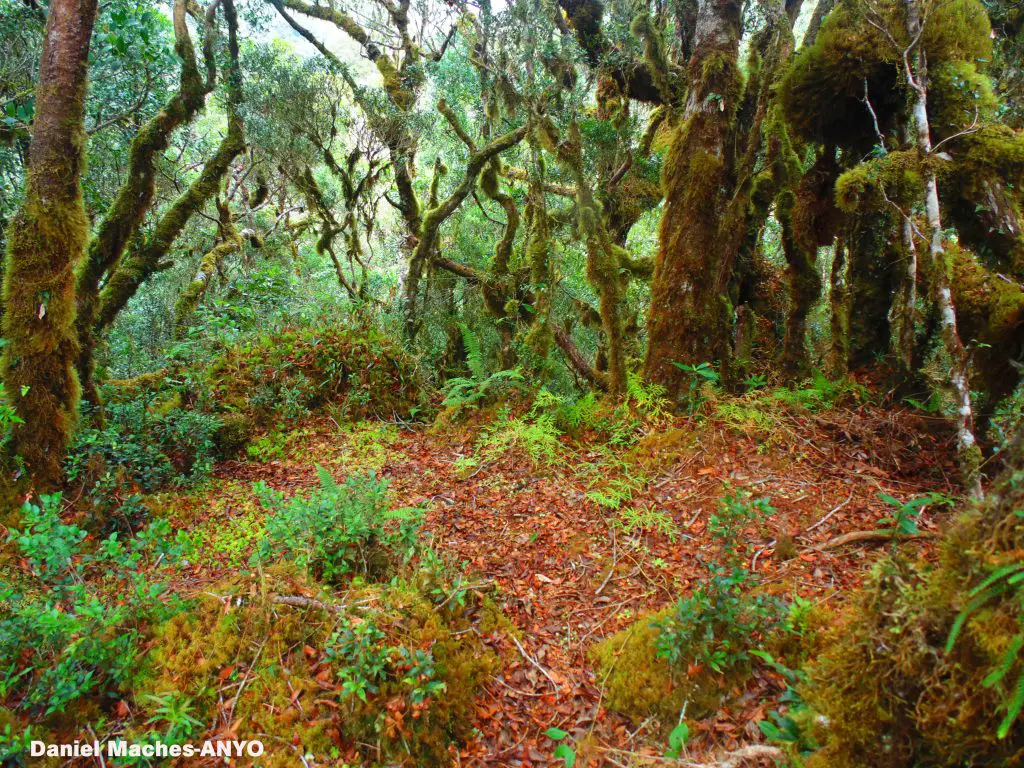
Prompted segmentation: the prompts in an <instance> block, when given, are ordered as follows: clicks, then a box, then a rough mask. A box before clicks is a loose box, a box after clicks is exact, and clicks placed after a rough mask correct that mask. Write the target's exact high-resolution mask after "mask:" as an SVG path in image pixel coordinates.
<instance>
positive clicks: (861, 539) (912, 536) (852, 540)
mask: <svg viewBox="0 0 1024 768" xmlns="http://www.w3.org/2000/svg"><path fill="white" fill-rule="evenodd" d="M937 536H938V534H935V533H926V532H922V533H899V532H898V531H893V530H891V529H882V530H878V531H851V532H850V533H844V534H843V535H841V536H836V537H835V538H834V539H829V540H828V541H826V542H825V543H824V544H822V545H821V546H819V547H812V549H834V548H835V547H841V546H843V545H844V544H865V543H869V542H875V541H893V540H895V541H918V540H922V539H934V538H936V537H937Z"/></svg>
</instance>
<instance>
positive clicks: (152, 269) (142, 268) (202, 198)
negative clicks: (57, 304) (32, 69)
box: [86, 0, 245, 339]
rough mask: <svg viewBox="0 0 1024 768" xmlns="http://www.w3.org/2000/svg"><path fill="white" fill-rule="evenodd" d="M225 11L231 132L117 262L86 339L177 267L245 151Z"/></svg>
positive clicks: (234, 22)
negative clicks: (187, 233) (187, 240)
mask: <svg viewBox="0 0 1024 768" xmlns="http://www.w3.org/2000/svg"><path fill="white" fill-rule="evenodd" d="M222 5H223V8H224V16H225V19H226V21H227V25H228V50H229V54H230V56H229V70H228V81H227V93H228V127H227V132H226V133H225V134H224V138H222V139H221V142H220V144H219V145H218V146H217V151H216V152H214V154H213V156H212V157H210V158H209V159H208V160H207V161H206V162H205V163H204V164H203V168H202V170H201V171H200V172H199V176H198V177H197V178H196V179H195V181H193V182H192V183H191V184H190V185H189V186H188V188H187V189H186V190H185V191H184V192H183V193H182V194H181V195H179V196H178V198H177V199H175V201H174V202H173V203H172V204H171V206H170V208H168V209H167V211H166V213H164V214H163V215H162V216H161V217H160V219H159V220H158V221H157V223H156V225H155V226H154V228H153V233H152V234H151V235H150V236H149V238H148V239H147V240H146V241H145V243H143V244H142V246H141V247H140V248H139V249H138V250H136V251H133V252H131V253H128V254H127V255H126V256H124V257H123V258H122V259H121V260H120V261H119V262H118V264H117V266H116V268H115V269H114V270H113V273H112V274H111V275H110V278H109V279H108V280H107V282H106V283H105V284H104V286H103V289H102V291H101V292H100V296H99V310H98V312H97V315H96V325H95V331H94V333H93V334H91V335H90V336H87V337H86V338H87V339H95V338H96V337H97V336H98V335H99V334H100V333H101V332H102V331H104V330H106V329H107V328H108V327H109V326H110V324H111V323H113V322H114V320H115V319H116V317H117V316H118V314H119V313H120V312H121V310H122V309H124V308H125V306H127V304H128V302H129V301H130V300H131V298H132V297H133V296H134V295H135V293H136V292H137V291H138V290H139V288H140V287H141V285H142V284H143V283H144V282H145V281H146V280H148V279H149V278H150V277H152V276H153V275H154V274H155V273H157V272H159V271H161V270H164V269H167V268H169V267H171V266H172V265H173V263H174V262H173V261H171V260H169V259H168V258H167V256H168V254H169V253H170V252H171V248H172V247H173V246H174V241H175V240H176V239H177V238H178V235H180V234H181V232H182V230H184V228H185V225H186V224H188V222H189V219H191V218H192V216H194V215H195V214H196V212H197V211H200V210H202V208H203V206H205V205H206V203H207V202H209V200H210V199H211V198H213V197H214V195H216V194H217V190H218V189H219V188H220V185H221V183H222V182H223V180H224V177H225V176H226V175H227V173H228V171H229V170H230V168H231V163H232V162H233V161H234V159H235V158H236V157H237V156H238V155H239V154H240V153H241V152H242V151H243V150H244V149H245V127H244V125H243V123H242V117H241V114H240V113H239V111H238V105H240V104H241V99H242V75H241V70H240V68H239V64H238V40H237V36H238V18H237V15H236V13H235V7H234V3H233V0H222Z"/></svg>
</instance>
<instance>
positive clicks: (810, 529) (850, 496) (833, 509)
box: [804, 491, 853, 533]
mask: <svg viewBox="0 0 1024 768" xmlns="http://www.w3.org/2000/svg"><path fill="white" fill-rule="evenodd" d="M851 499H853V491H850V495H849V496H847V497H846V501H844V502H842V503H841V504H839V505H837V506H835V507H833V508H832V510H831V511H830V512H829V513H828V514H827V515H825V516H824V517H823V518H821V520H819V521H818V522H816V523H815V524H814V525H812V526H811V527H810V528H808V529H807V530H806V531H804V533H809V532H810V531H813V530H814V529H815V528H817V527H818V526H819V525H823V524H825V523H826V522H828V520H829V518H831V517H832V515H834V514H835V513H836V512H838V511H839V510H840V509H842V508H843V507H845V506H846V505H847V504H849V503H850V500H851Z"/></svg>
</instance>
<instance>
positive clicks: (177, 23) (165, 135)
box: [76, 0, 216, 405]
mask: <svg viewBox="0 0 1024 768" xmlns="http://www.w3.org/2000/svg"><path fill="white" fill-rule="evenodd" d="M215 11H216V5H211V6H210V10H209V12H208V14H207V23H206V42H205V44H204V50H206V51H207V53H208V56H209V57H210V62H211V63H212V45H213V42H212V32H213V29H214V14H215ZM172 19H173V27H174V37H175V44H174V48H175V51H176V52H177V54H178V58H179V59H180V60H181V79H180V85H179V87H178V90H177V91H176V92H175V93H174V94H173V95H172V96H171V97H170V99H168V100H167V102H166V103H165V104H164V106H163V108H162V109H161V110H160V111H159V112H157V113H156V114H155V115H154V116H153V117H152V118H150V119H149V120H148V121H147V122H146V123H145V124H144V125H143V126H142V128H140V129H139V132H138V133H137V134H136V135H135V138H134V139H133V140H132V144H131V150H130V152H129V158H128V168H127V170H126V172H125V181H124V183H123V184H122V185H121V188H120V189H119V190H118V192H117V195H116V196H115V198H114V201H113V203H111V205H110V207H109V208H108V210H107V212H106V213H105V214H104V216H103V219H102V221H101V222H100V225H99V227H98V229H97V230H96V233H95V235H94V236H93V238H92V240H91V241H90V243H89V248H88V251H87V252H86V258H85V260H84V262H83V263H82V268H81V269H80V270H79V273H78V280H77V285H76V300H77V303H78V315H77V320H76V326H77V333H78V339H79V346H80V351H79V356H78V362H77V368H78V378H79V380H80V381H81V383H82V390H83V394H84V396H85V399H86V400H88V401H89V402H91V403H93V404H94V405H95V404H98V397H97V395H96V389H95V382H94V381H93V357H94V349H95V340H94V339H93V338H92V336H93V334H94V333H95V326H96V319H97V316H98V314H99V293H100V284H101V282H102V280H103V278H104V277H105V276H107V274H108V273H109V272H110V270H111V269H113V268H114V267H115V266H116V264H117V262H118V260H119V259H120V258H121V256H122V254H123V253H124V251H125V248H126V247H127V245H128V242H129V241H130V240H131V239H132V237H134V235H135V233H136V232H137V231H138V227H139V224H140V223H141V222H142V218H143V216H145V214H146V211H148V210H149V207H150V205H151V203H152V201H153V195H154V193H155V190H156V184H155V178H156V172H157V160H158V159H159V157H160V155H161V154H162V153H163V152H164V150H166V149H167V147H168V145H169V143H170V139H171V135H172V133H173V132H174V130H175V129H176V128H178V127H179V126H181V125H184V124H187V123H188V122H190V121H191V120H192V118H193V117H195V115H196V114H197V113H198V112H199V111H200V110H201V109H202V108H203V105H204V103H205V97H206V94H207V93H208V92H209V90H210V89H212V88H213V82H212V79H210V80H207V79H205V78H204V77H202V76H201V74H200V71H199V67H198V65H197V63H196V55H195V50H194V48H193V46H192V40H191V38H190V37H189V32H188V25H187V23H186V3H185V0H175V3H174V10H173V14H172Z"/></svg>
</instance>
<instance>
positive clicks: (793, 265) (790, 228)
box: [778, 147, 839, 376]
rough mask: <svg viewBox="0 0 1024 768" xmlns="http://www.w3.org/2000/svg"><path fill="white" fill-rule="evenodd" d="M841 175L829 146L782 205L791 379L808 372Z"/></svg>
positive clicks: (785, 355)
mask: <svg viewBox="0 0 1024 768" xmlns="http://www.w3.org/2000/svg"><path fill="white" fill-rule="evenodd" d="M838 175H839V166H838V165H837V163H836V159H835V149H834V148H832V147H826V148H825V149H824V151H823V152H822V153H821V154H820V155H819V156H818V159H817V160H816V161H815V163H814V165H813V166H811V168H810V169H808V171H807V173H805V174H804V175H803V177H802V178H801V179H800V183H799V184H797V187H796V190H795V191H794V193H793V195H792V203H791V204H790V205H787V204H786V202H787V200H786V198H787V197H789V195H783V196H782V197H781V198H780V200H779V202H778V212H779V219H780V221H781V223H782V245H783V250H784V251H785V255H786V262H787V264H788V265H789V301H790V305H789V316H788V318H787V321H786V336H785V340H784V342H783V350H782V365H783V368H784V369H785V370H786V371H787V372H788V373H789V374H790V375H792V376H802V375H804V374H806V373H808V372H809V369H810V361H809V360H808V356H807V344H806V341H807V339H806V337H807V316H808V315H809V314H810V312H811V310H812V309H813V308H814V304H815V303H816V302H817V301H818V299H819V298H821V275H820V274H819V273H818V248H819V247H821V246H823V245H827V244H829V243H830V242H832V240H833V239H834V238H835V234H836V229H837V224H838V215H837V211H836V208H835V203H834V200H833V194H832V189H833V187H834V186H835V181H836V178H837V177H838Z"/></svg>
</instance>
